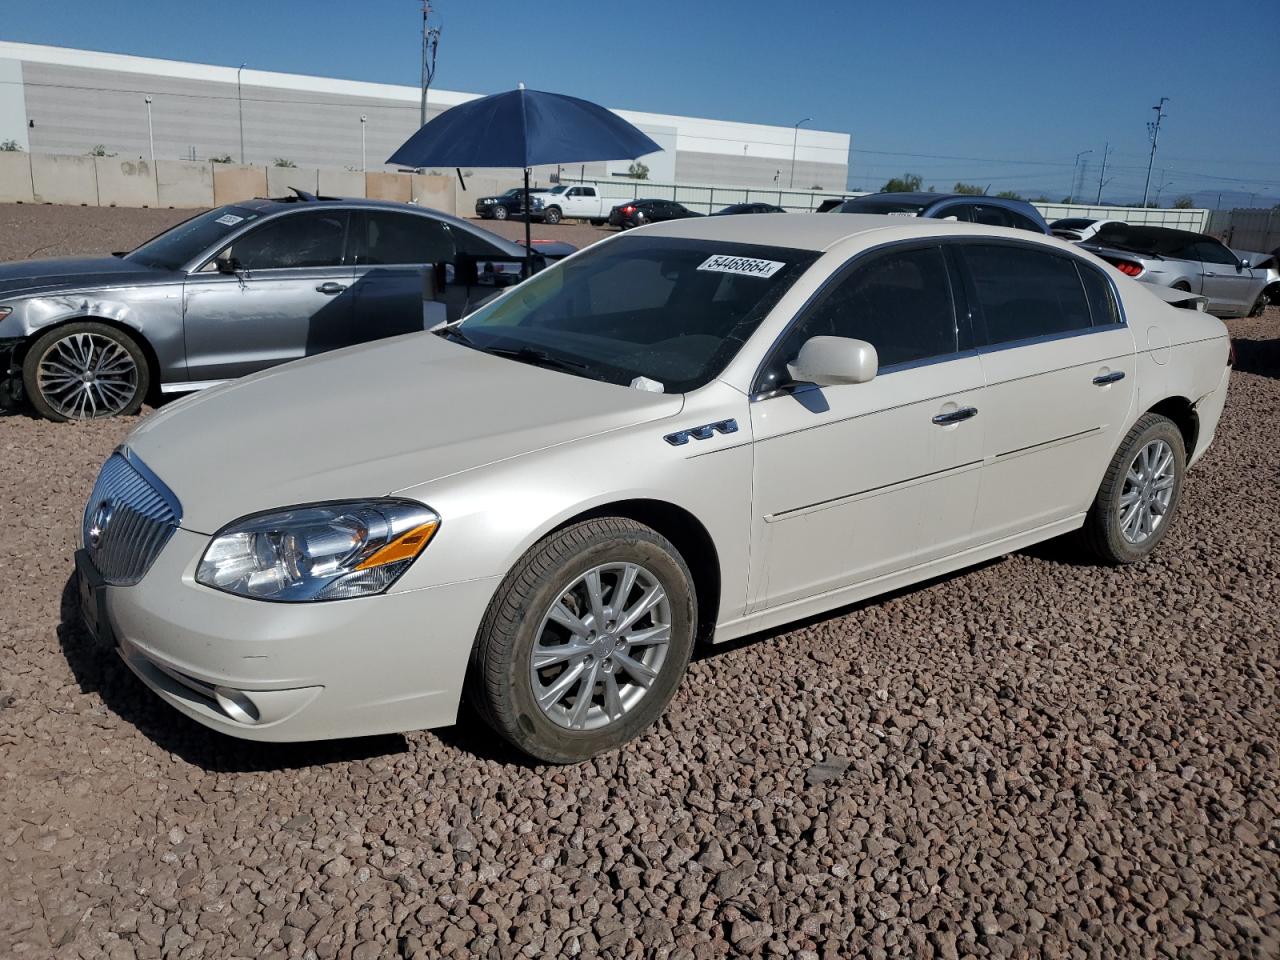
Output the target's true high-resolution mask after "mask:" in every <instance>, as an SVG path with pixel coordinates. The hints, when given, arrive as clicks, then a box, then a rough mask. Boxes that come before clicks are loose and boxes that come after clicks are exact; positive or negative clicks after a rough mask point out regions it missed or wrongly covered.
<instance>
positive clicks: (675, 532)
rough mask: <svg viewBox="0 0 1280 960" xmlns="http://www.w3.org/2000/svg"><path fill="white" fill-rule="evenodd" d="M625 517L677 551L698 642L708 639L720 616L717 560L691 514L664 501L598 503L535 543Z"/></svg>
mask: <svg viewBox="0 0 1280 960" xmlns="http://www.w3.org/2000/svg"><path fill="white" fill-rule="evenodd" d="M600 517H625V518H627V519H628V520H634V521H636V522H637V523H643V524H644V525H645V526H647V527H652V528H653V529H654V530H656V531H658V533H660V534H662V535H663V536H664V537H666V538H667V539H668V540H670V541H671V543H672V545H673V546H674V547H675V548H676V549H677V550H679V551H680V555H681V556H682V557H683V558H684V561H685V563H686V564H688V566H689V573H690V574H692V576H693V591H694V596H696V597H697V600H698V632H697V639H698V640H707V639H710V638H711V636H712V634H713V633H714V632H715V626H716V621H717V619H718V618H719V614H720V556H719V551H717V550H716V545H715V541H714V540H713V539H712V537H711V533H710V532H709V531H708V530H707V528H706V527H705V526H704V525H703V523H702V521H701V520H699V519H698V518H697V517H696V516H695V515H694V514H692V513H690V512H689V511H688V510H686V509H685V508H684V507H680V506H677V505H676V504H674V503H671V502H669V501H666V500H653V499H646V498H637V499H631V500H615V501H613V502H610V503H602V504H599V505H597V506H594V507H591V508H590V509H587V510H583V511H582V512H580V513H576V514H574V515H573V516H571V517H568V518H566V519H564V520H562V521H561V522H560V523H558V524H557V525H556V526H555V527H553V528H551V529H550V530H548V531H547V532H546V533H544V534H543V535H542V536H541V537H539V538H538V539H539V540H541V539H542V538H543V537H546V536H549V535H550V534H553V533H556V532H557V531H559V530H563V529H564V528H565V527H569V526H572V525H573V524H575V523H581V522H582V521H584V520H595V519H598V518H600Z"/></svg>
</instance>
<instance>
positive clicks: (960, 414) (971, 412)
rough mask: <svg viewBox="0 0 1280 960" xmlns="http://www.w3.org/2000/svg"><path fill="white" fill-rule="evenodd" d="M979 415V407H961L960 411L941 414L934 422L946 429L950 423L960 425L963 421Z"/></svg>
mask: <svg viewBox="0 0 1280 960" xmlns="http://www.w3.org/2000/svg"><path fill="white" fill-rule="evenodd" d="M977 415H978V408H977V407H961V408H960V409H958V410H951V411H949V412H947V413H940V414H938V415H937V416H936V417H934V418H933V422H934V423H936V424H937V425H938V426H940V427H945V426H946V425H947V424H949V423H959V422H960V421H962V420H968V419H969V418H971V417H976V416H977Z"/></svg>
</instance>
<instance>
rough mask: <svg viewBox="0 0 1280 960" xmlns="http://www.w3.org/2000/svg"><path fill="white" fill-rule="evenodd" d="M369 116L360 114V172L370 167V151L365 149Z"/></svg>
mask: <svg viewBox="0 0 1280 960" xmlns="http://www.w3.org/2000/svg"><path fill="white" fill-rule="evenodd" d="M368 122H369V118H368V117H367V116H365V115H364V114H363V113H362V114H360V172H361V173H364V172H365V171H366V170H368V169H369V161H368V153H367V152H366V151H365V138H364V131H365V126H366V125H367V124H368Z"/></svg>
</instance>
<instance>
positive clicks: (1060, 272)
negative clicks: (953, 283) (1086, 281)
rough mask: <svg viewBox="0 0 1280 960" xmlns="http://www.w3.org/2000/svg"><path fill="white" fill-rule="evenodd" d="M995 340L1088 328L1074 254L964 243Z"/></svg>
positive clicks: (962, 247) (961, 247) (982, 309)
mask: <svg viewBox="0 0 1280 960" xmlns="http://www.w3.org/2000/svg"><path fill="white" fill-rule="evenodd" d="M958 248H959V251H960V254H961V259H962V260H963V262H964V264H965V266H966V268H967V269H968V273H969V277H970V280H971V281H972V285H973V293H974V295H975V297H976V299H977V307H978V309H979V311H980V313H981V316H982V318H983V320H984V321H985V323H986V333H987V343H989V344H991V345H995V344H1000V343H1010V342H1012V341H1015V340H1025V339H1028V338H1030V337H1043V336H1051V335H1054V334H1060V333H1069V332H1071V331H1074V330H1086V329H1088V328H1089V327H1090V326H1091V319H1090V313H1089V302H1088V300H1087V299H1086V297H1085V290H1084V286H1083V284H1082V283H1081V281H1080V275H1079V273H1078V272H1077V270H1076V265H1075V263H1074V261H1073V259H1072V258H1070V257H1066V256H1062V255H1059V254H1056V253H1053V252H1051V251H1042V250H1035V249H1032V248H1029V247H1022V246H1016V245H1014V244H1011V243H1002V244H995V243H992V244H985V243H974V244H967V243H966V244H960V245H958Z"/></svg>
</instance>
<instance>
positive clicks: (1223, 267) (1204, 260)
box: [1191, 240, 1261, 316]
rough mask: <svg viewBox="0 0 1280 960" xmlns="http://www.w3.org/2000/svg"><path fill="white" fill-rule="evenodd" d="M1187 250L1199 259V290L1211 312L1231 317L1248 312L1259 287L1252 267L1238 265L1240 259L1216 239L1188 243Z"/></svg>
mask: <svg viewBox="0 0 1280 960" xmlns="http://www.w3.org/2000/svg"><path fill="white" fill-rule="evenodd" d="M1191 251H1192V255H1193V256H1194V257H1195V258H1196V259H1198V260H1199V261H1200V268H1201V274H1200V275H1201V277H1202V278H1203V285H1202V286H1201V288H1200V292H1201V293H1203V294H1204V295H1205V296H1206V297H1208V298H1209V306H1210V307H1211V308H1212V309H1213V310H1214V312H1215V313H1223V314H1230V315H1232V316H1243V315H1244V314H1246V313H1248V312H1249V310H1250V309H1252V307H1253V302H1254V300H1256V299H1257V297H1258V291H1259V288H1260V286H1261V284H1259V283H1258V282H1257V281H1256V280H1255V279H1254V276H1253V270H1252V269H1251V268H1249V267H1242V266H1240V258H1239V257H1237V256H1236V255H1235V254H1234V253H1232V252H1231V251H1230V250H1228V249H1227V248H1226V247H1225V246H1223V245H1222V244H1220V243H1218V242H1217V241H1216V240H1199V241H1197V242H1196V243H1193V244H1192V245H1191Z"/></svg>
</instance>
